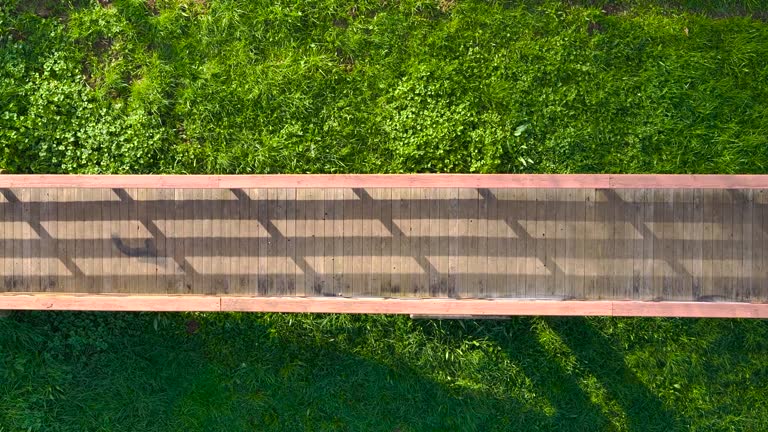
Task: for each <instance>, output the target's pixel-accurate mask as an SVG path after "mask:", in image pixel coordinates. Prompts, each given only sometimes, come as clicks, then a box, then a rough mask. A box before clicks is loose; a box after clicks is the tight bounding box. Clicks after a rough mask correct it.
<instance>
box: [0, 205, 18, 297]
mask: <svg viewBox="0 0 768 432" xmlns="http://www.w3.org/2000/svg"><path fill="white" fill-rule="evenodd" d="M0 192H2V193H0V221H2V224H0V225H2V227H0V232H1V233H2V234H1V235H2V239H3V269H2V271H3V274H2V276H3V281H2V283H3V284H2V291H15V289H16V275H15V273H14V261H15V259H16V255H15V253H14V246H15V245H16V244H17V243H18V241H17V238H16V236H15V230H14V226H15V225H16V219H15V215H14V207H15V205H14V203H13V202H11V201H9V200H8V199H7V197H6V195H5V193H4V192H5V191H0Z"/></svg>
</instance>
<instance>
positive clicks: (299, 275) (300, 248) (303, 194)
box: [294, 189, 310, 296]
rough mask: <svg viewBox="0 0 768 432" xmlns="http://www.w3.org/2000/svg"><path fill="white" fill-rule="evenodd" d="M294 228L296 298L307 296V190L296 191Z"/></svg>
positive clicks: (308, 237)
mask: <svg viewBox="0 0 768 432" xmlns="http://www.w3.org/2000/svg"><path fill="white" fill-rule="evenodd" d="M295 195H296V201H295V202H296V204H295V208H296V214H295V219H296V227H295V230H296V232H295V239H294V248H295V262H296V279H295V294H296V295H297V296H306V295H307V290H306V289H307V281H306V277H307V274H306V273H305V271H306V269H307V268H308V266H309V263H308V261H307V260H306V256H307V255H308V253H307V247H308V246H309V244H310V243H309V239H310V236H309V231H308V230H307V220H308V215H307V189H296V191H295Z"/></svg>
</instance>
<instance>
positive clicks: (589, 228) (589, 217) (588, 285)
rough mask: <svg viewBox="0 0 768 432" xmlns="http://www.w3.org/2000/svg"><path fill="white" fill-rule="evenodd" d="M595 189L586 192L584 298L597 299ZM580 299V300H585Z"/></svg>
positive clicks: (598, 268)
mask: <svg viewBox="0 0 768 432" xmlns="http://www.w3.org/2000/svg"><path fill="white" fill-rule="evenodd" d="M596 217H597V216H596V210H595V189H593V188H589V189H585V190H584V298H583V299H588V298H597V297H596V296H597V295H598V290H597V286H598V277H600V276H601V268H600V265H599V263H598V262H597V260H596V258H595V255H596V251H597V243H598V241H599V240H598V238H597V237H598V236H597V232H596V224H595V218H596ZM583 299H580V300H583Z"/></svg>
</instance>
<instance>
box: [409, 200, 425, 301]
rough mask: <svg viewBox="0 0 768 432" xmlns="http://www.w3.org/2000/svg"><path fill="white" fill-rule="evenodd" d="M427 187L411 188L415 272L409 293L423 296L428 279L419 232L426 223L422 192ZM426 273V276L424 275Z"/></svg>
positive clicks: (412, 242)
mask: <svg viewBox="0 0 768 432" xmlns="http://www.w3.org/2000/svg"><path fill="white" fill-rule="evenodd" d="M425 191H427V189H411V191H410V196H411V217H410V220H411V232H410V238H411V240H410V241H411V250H412V251H413V255H414V257H415V260H414V261H415V262H414V263H413V264H414V267H413V268H414V270H415V273H414V274H413V276H412V277H411V287H412V288H411V295H412V296H413V297H424V293H425V292H427V282H426V280H428V279H429V267H423V266H427V265H428V262H427V258H426V254H425V253H424V250H423V246H424V245H423V243H424V242H423V241H422V240H423V236H422V232H421V225H422V222H424V223H426V222H427V219H425V218H424V206H423V204H424V199H423V198H424V197H423V195H424V193H425ZM427 217H428V216H427ZM425 275H426V277H425Z"/></svg>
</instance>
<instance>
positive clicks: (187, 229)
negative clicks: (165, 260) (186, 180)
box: [174, 189, 202, 294]
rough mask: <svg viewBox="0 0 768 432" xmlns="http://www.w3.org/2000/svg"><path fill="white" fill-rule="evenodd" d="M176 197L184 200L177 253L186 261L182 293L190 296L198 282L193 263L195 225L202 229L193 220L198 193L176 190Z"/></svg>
mask: <svg viewBox="0 0 768 432" xmlns="http://www.w3.org/2000/svg"><path fill="white" fill-rule="evenodd" d="M177 192H178V195H179V196H180V197H181V198H182V199H183V200H184V205H183V207H182V213H181V215H182V220H183V222H182V224H181V238H182V239H183V241H180V242H178V243H177V245H178V246H179V248H180V249H181V250H180V251H179V252H180V253H181V256H183V257H184V258H185V260H186V264H185V267H184V269H183V270H184V289H183V291H184V293H185V294H191V293H194V292H197V291H196V290H197V286H198V285H199V282H198V276H197V274H198V273H197V271H198V268H197V267H196V266H195V264H196V263H194V262H193V260H192V259H193V257H194V256H195V252H196V251H197V246H196V243H197V242H196V241H195V239H196V236H195V232H196V231H195V228H197V225H200V227H202V221H201V220H200V219H197V218H195V210H196V209H197V207H198V205H197V204H195V201H197V196H198V193H197V191H195V190H194V189H177ZM174 195H176V194H174Z"/></svg>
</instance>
